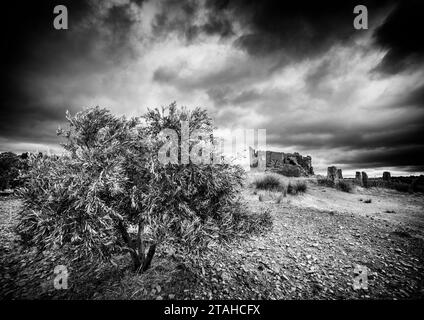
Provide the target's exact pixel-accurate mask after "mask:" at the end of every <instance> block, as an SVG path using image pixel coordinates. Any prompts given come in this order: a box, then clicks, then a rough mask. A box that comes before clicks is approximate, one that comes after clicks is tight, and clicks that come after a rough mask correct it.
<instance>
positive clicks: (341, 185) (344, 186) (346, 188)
mask: <svg viewBox="0 0 424 320" xmlns="http://www.w3.org/2000/svg"><path fill="white" fill-rule="evenodd" d="M336 188H337V189H339V190H341V191H343V192H349V193H350V192H353V189H354V187H353V183H352V182H349V181H346V180H339V181H338V182H337V184H336Z"/></svg>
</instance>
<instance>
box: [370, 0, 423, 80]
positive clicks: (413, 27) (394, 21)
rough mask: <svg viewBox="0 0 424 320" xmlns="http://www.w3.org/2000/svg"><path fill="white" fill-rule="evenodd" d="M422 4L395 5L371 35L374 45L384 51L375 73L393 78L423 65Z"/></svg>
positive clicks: (415, 0) (417, 0)
mask: <svg viewBox="0 0 424 320" xmlns="http://www.w3.org/2000/svg"><path fill="white" fill-rule="evenodd" d="M423 30H424V2H423V1H420V0H407V1H399V2H398V3H397V4H396V7H395V8H394V10H392V12H391V13H390V15H389V16H388V17H387V19H386V20H385V21H384V24H383V25H382V26H380V27H379V28H378V29H377V30H376V32H375V34H374V37H375V41H376V43H377V44H378V45H379V46H380V47H382V48H384V49H386V50H388V52H387V54H386V55H385V57H384V59H383V61H382V62H381V64H380V65H379V66H378V67H377V70H378V71H380V72H383V73H388V74H394V73H398V72H400V71H404V70H410V69H411V68H413V67H415V66H417V64H421V63H423V62H424V42H423V41H422V37H423V34H422V33H423Z"/></svg>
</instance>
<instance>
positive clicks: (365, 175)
mask: <svg viewBox="0 0 424 320" xmlns="http://www.w3.org/2000/svg"><path fill="white" fill-rule="evenodd" d="M362 185H363V186H364V187H365V188H367V187H368V175H367V173H366V172H364V171H362Z"/></svg>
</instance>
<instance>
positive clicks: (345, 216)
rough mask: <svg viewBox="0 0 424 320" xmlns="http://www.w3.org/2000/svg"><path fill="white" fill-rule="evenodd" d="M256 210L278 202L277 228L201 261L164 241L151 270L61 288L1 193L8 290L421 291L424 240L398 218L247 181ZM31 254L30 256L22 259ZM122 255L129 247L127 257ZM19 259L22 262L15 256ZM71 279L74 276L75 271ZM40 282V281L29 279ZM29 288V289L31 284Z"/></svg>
mask: <svg viewBox="0 0 424 320" xmlns="http://www.w3.org/2000/svg"><path fill="white" fill-rule="evenodd" d="M243 195H244V198H245V199H246V201H247V203H248V206H249V207H250V208H251V210H259V208H263V207H266V208H269V209H270V210H271V212H272V215H273V217H274V226H273V228H272V230H271V231H269V232H267V233H265V234H263V235H260V236H253V237H250V238H249V239H242V240H239V241H236V242H233V243H231V244H229V245H227V246H220V247H217V248H214V249H213V250H211V251H210V252H209V253H208V255H207V256H204V257H203V258H202V263H203V267H202V268H197V269H196V268H190V267H188V266H187V264H184V263H180V262H179V261H177V259H173V258H172V254H170V253H169V252H167V251H166V250H165V249H164V248H161V249H159V251H158V253H157V257H155V259H154V263H153V265H152V268H151V270H149V271H148V272H147V273H145V274H142V275H134V274H132V273H131V272H130V271H129V270H128V269H126V268H122V267H113V268H111V269H109V270H108V272H106V273H105V274H106V275H105V276H104V278H101V279H100V278H97V279H94V280H95V281H94V280H93V281H94V282H93V281H92V282H93V283H91V285H89V284H88V283H87V284H86V285H87V286H86V287H81V288H79V290H70V291H69V292H60V293H55V292H54V291H52V290H47V291H46V290H42V288H43V284H44V287H45V283H46V281H47V280H49V279H47V280H46V279H40V278H36V277H34V278H33V279H31V273H29V272H28V268H31V267H33V266H31V261H23V262H24V264H23V265H18V264H16V263H15V262H13V261H15V260H16V259H17V258H16V257H13V255H14V252H16V250H15V249H14V246H15V244H14V239H15V236H14V234H13V232H12V228H13V225H14V224H15V223H16V221H15V220H14V219H13V216H14V213H15V212H16V211H17V210H18V209H19V206H20V204H19V201H18V200H14V199H2V200H0V237H1V247H0V254H1V258H0V259H1V260H0V269H1V277H0V286H1V295H0V296H1V297H2V298H91V299H229V298H231V299H411V298H415V299H422V298H423V296H424V286H423V285H424V283H423V274H424V273H423V271H424V270H423V269H424V268H423V266H424V264H423V259H424V255H423V248H424V245H423V244H424V241H423V240H422V239H423V237H422V235H420V234H416V229H414V228H413V227H411V226H402V225H400V224H398V223H394V222H390V221H386V220H381V219H376V218H374V217H373V216H372V215H371V216H369V215H359V214H356V213H350V214H349V213H346V212H338V211H325V210H319V209H315V208H310V207H308V208H302V207H300V206H299V205H298V204H296V205H293V204H292V203H291V201H292V200H291V199H293V200H294V198H292V196H289V197H287V198H284V200H283V201H280V203H277V201H275V197H273V195H270V197H268V198H266V197H264V198H263V199H265V200H263V201H259V200H258V194H256V192H255V191H254V190H252V189H249V188H247V189H246V190H245V191H244V194H243ZM24 259H26V260H28V258H21V259H20V260H24ZM120 259H121V262H122V265H125V264H126V263H127V262H129V261H128V260H127V258H126V257H120ZM12 262H13V263H12ZM358 265H359V266H362V267H365V268H366V270H367V281H368V288H367V289H364V288H362V289H355V288H354V282H355V279H356V278H357V273H355V268H357V266H358ZM70 281H72V278H70ZM28 287H32V289H28ZM23 288H25V289H23Z"/></svg>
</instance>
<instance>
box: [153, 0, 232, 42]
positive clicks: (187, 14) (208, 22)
mask: <svg viewBox="0 0 424 320" xmlns="http://www.w3.org/2000/svg"><path fill="white" fill-rule="evenodd" d="M211 9H212V8H208V7H206V8H205V7H202V6H201V5H200V2H199V1H178V0H167V1H163V2H162V3H161V11H160V12H159V13H158V14H156V16H155V19H154V20H153V23H152V27H153V34H154V35H155V36H156V37H168V36H170V35H172V34H174V33H177V34H179V35H182V36H184V37H185V39H186V40H187V41H189V42H190V41H194V40H195V39H197V38H198V36H199V35H201V34H206V35H219V36H221V37H228V36H230V35H232V34H233V26H232V23H231V20H230V17H229V16H228V15H227V14H226V12H225V11H220V12H217V11H216V10H211ZM213 9H215V7H214V8H213ZM200 14H203V15H205V16H206V19H205V20H204V21H201V22H198V21H197V18H199V15H200Z"/></svg>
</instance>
